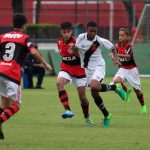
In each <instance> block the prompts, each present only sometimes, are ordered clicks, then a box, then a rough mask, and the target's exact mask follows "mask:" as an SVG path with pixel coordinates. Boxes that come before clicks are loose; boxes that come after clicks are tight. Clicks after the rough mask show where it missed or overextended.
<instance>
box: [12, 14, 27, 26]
mask: <svg viewBox="0 0 150 150" xmlns="http://www.w3.org/2000/svg"><path fill="white" fill-rule="evenodd" d="M26 23H27V18H26V17H25V16H24V15H23V14H21V13H17V14H15V15H14V16H13V27H14V28H21V27H22V26H23V25H24V24H26Z"/></svg>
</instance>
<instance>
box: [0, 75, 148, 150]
mask: <svg viewBox="0 0 150 150" xmlns="http://www.w3.org/2000/svg"><path fill="white" fill-rule="evenodd" d="M111 80H112V78H106V79H105V83H109V82H110V81H111ZM55 82H56V77H46V78H44V84H43V87H45V89H43V90H34V89H33V90H31V89H30V90H29V89H25V90H24V89H23V90H22V98H23V103H22V107H21V109H20V112H19V113H18V114H16V115H15V116H14V117H12V119H10V120H9V121H8V122H6V123H4V124H3V130H4V133H5V140H4V141H0V147H1V148H0V149H1V150H149V149H150V145H149V139H150V135H149V130H150V119H149V114H148V115H146V116H141V115H140V105H139V103H138V100H137V98H136V96H135V94H134V93H132V100H131V102H130V103H124V102H123V101H122V100H121V99H120V98H119V96H118V95H117V94H116V93H115V92H106V93H101V96H102V98H103V99H104V103H105V105H106V107H107V108H108V110H109V111H110V112H111V113H112V122H111V127H110V128H108V129H105V128H103V127H102V124H101V122H102V119H103V116H102V114H101V113H100V111H99V110H98V108H97V107H96V105H95V103H94V101H93V99H92V97H91V95H90V91H89V90H87V97H88V99H89V102H90V113H91V116H92V118H93V121H94V122H95V126H94V127H88V126H86V125H85V120H84V118H83V114H82V110H81V107H80V102H79V98H78V95H77V92H76V88H75V87H74V86H73V85H71V86H66V89H67V91H68V95H69V97H70V105H71V108H72V110H73V111H74V113H75V116H74V117H73V118H72V119H68V120H64V119H62V118H61V113H62V112H63V111H64V110H63V107H62V105H61V103H60V101H59V98H58V93H57V90H56V86H55ZM141 83H142V87H143V88H142V91H143V93H144V96H145V100H146V104H147V106H148V108H149V106H150V101H149V85H150V79H149V78H148V79H146V78H144V79H143V78H142V79H141Z"/></svg>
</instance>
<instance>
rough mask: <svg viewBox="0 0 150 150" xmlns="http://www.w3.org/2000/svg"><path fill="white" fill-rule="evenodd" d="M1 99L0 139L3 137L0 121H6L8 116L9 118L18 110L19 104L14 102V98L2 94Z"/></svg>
mask: <svg viewBox="0 0 150 150" xmlns="http://www.w3.org/2000/svg"><path fill="white" fill-rule="evenodd" d="M1 99H2V104H1V108H3V113H1V115H0V139H4V134H3V131H2V123H4V122H6V121H7V120H8V119H9V118H11V117H12V116H13V115H14V114H15V113H17V112H18V110H19V104H18V103H16V102H15V101H14V100H12V99H8V98H6V97H3V96H1Z"/></svg>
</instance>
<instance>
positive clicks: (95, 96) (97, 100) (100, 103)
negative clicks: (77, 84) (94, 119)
mask: <svg viewBox="0 0 150 150" xmlns="http://www.w3.org/2000/svg"><path fill="white" fill-rule="evenodd" d="M97 84H98V83H97ZM92 87H93V86H92ZM92 87H91V95H92V97H93V99H94V101H95V104H96V105H97V107H98V108H99V109H100V110H101V112H102V113H103V115H104V121H103V126H104V127H105V128H107V127H109V126H110V119H111V114H110V113H109V112H108V110H107V109H106V107H105V105H104V102H103V100H102V98H101V96H100V95H99V92H97V91H95V90H94V89H95V88H94V89H93V88H92Z"/></svg>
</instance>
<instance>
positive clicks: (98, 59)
mask: <svg viewBox="0 0 150 150" xmlns="http://www.w3.org/2000/svg"><path fill="white" fill-rule="evenodd" d="M75 46H76V47H77V48H78V52H79V55H80V59H81V66H82V67H84V68H87V69H92V70H93V69H94V68H96V66H100V65H104V64H105V61H104V59H103V57H102V54H101V48H102V47H105V48H106V49H108V50H111V49H112V48H113V47H114V45H113V44H112V43H111V42H109V41H108V40H106V39H104V38H101V37H99V36H98V35H96V36H95V38H94V39H93V40H92V41H90V40H88V39H87V33H82V34H80V35H79V36H78V37H77V40H76V44H75Z"/></svg>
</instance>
